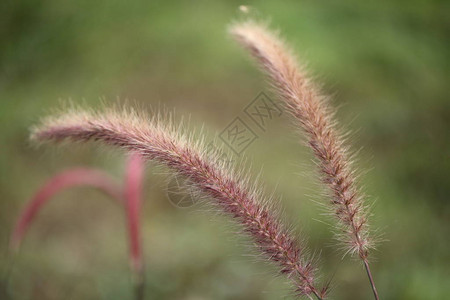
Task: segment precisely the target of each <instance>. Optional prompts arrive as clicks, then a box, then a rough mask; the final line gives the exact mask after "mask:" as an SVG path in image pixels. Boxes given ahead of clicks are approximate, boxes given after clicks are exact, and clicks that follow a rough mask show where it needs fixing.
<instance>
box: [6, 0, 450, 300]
mask: <svg viewBox="0 0 450 300" xmlns="http://www.w3.org/2000/svg"><path fill="white" fill-rule="evenodd" d="M242 4H243V3H241V2H237V1H223V2H219V1H214V2H213V1H179V2H175V1H173V2H170V1H117V0H108V1H85V0H80V1H56V0H21V1H11V0H5V1H2V2H1V4H0V124H1V126H0V199H1V200H0V276H1V277H0V298H1V299H133V292H132V276H131V274H130V272H129V268H128V259H127V255H128V249H127V237H126V230H125V226H124V225H125V219H124V215H123V211H121V209H120V208H119V207H118V206H117V205H115V204H114V203H112V202H111V201H110V200H109V199H107V197H106V196H104V195H102V194H100V193H99V192H98V191H95V190H92V189H89V188H74V189H71V190H70V191H65V192H63V193H61V194H59V195H57V196H56V197H54V199H52V201H51V202H50V203H49V205H48V206H46V207H45V208H44V210H43V211H42V212H41V213H40V214H39V216H38V218H37V219H36V222H35V223H34V224H33V226H32V228H31V230H30V231H29V232H28V235H27V236H26V238H25V241H24V243H23V245H22V248H21V249H20V252H19V253H18V254H17V255H11V254H10V253H9V252H8V239H9V236H10V232H11V229H12V227H13V224H14V222H15V219H16V217H17V216H18V214H19V212H20V210H21V208H22V207H23V205H24V204H25V203H26V201H27V200H28V199H29V198H30V197H31V195H32V194H33V193H34V191H36V190H37V189H38V188H39V187H40V185H42V184H43V183H44V182H45V181H46V180H47V179H48V178H50V177H51V176H52V175H55V174H57V173H58V172H60V171H62V170H64V169H67V168H70V167H74V166H90V167H96V168H100V169H103V170H107V171H108V172H110V173H111V174H113V175H114V176H115V177H116V178H117V179H118V180H121V178H122V176H123V164H124V158H123V153H121V152H119V151H115V150H113V149H109V148H106V147H99V145H98V144H89V145H86V146H75V147H74V146H65V147H64V146H63V147H53V146H50V145H44V146H40V147H36V146H35V145H33V144H32V143H30V142H29V140H28V135H29V127H30V126H32V125H33V124H35V123H37V122H38V120H39V118H40V117H42V116H45V115H47V114H49V113H51V112H52V110H54V109H61V108H64V107H65V105H66V104H64V103H67V102H68V101H71V102H72V103H75V104H81V105H83V106H84V107H94V108H95V107H101V106H102V103H106V105H108V103H109V104H112V103H115V104H117V103H120V104H123V103H127V104H126V105H132V106H136V107H139V109H148V110H150V109H152V108H153V109H155V110H158V109H167V110H169V111H173V110H176V116H177V118H179V119H181V118H189V119H190V122H189V130H193V129H198V128H200V127H202V125H203V126H204V128H205V129H204V134H205V135H206V139H207V140H212V139H213V138H214V137H215V136H217V135H218V134H219V133H220V132H222V130H223V129H224V128H226V126H227V125H228V124H229V123H230V122H231V121H232V120H233V119H234V118H235V117H237V116H240V117H243V120H244V121H246V122H251V120H249V119H245V114H244V113H243V110H244V108H245V107H246V106H247V105H248V104H249V103H250V102H251V101H252V100H253V99H254V98H255V97H256V96H257V95H258V94H259V93H260V92H265V93H267V95H269V96H270V97H271V98H272V99H273V100H276V97H275V96H274V95H273V94H272V93H271V91H270V89H269V88H268V85H267V84H266V82H265V79H264V76H263V75H261V74H260V72H259V71H258V70H257V68H256V67H255V65H254V64H253V63H252V61H251V60H250V59H249V58H248V56H247V54H246V53H244V51H242V50H241V49H240V48H239V47H238V46H237V45H236V44H235V43H234V42H233V41H232V40H231V38H230V37H229V36H228V35H227V31H226V28H227V26H228V25H229V24H230V23H231V22H232V21H233V20H239V19H241V18H242V16H240V15H241V14H240V13H239V10H238V7H239V5H242ZM245 4H249V5H250V7H251V12H250V14H251V15H253V16H254V17H255V18H258V19H262V20H270V22H271V24H272V27H273V28H277V29H280V31H281V32H282V33H283V36H284V37H285V38H286V39H287V40H288V41H289V42H290V44H291V45H292V46H293V48H294V49H295V50H296V51H297V53H298V54H299V56H300V57H301V58H302V61H304V62H307V63H308V68H309V70H310V71H311V72H312V74H313V75H314V76H315V77H316V79H317V81H319V82H320V83H321V84H322V85H323V90H324V91H325V92H326V93H328V94H330V95H332V96H333V97H332V105H334V106H335V107H339V110H338V113H337V116H336V117H337V119H338V120H339V122H340V125H341V126H342V127H343V128H344V129H345V130H349V131H352V134H351V135H350V137H349V139H348V143H349V144H351V146H352V149H353V150H358V149H360V150H359V151H358V152H357V156H356V158H357V161H356V163H355V165H356V166H357V167H358V168H359V169H360V170H362V173H363V174H362V177H361V184H362V186H363V187H364V191H365V192H366V193H367V194H368V195H369V196H368V202H369V203H373V205H372V208H371V211H372V213H373V217H372V219H371V226H372V228H373V229H374V230H376V231H377V233H378V234H379V235H380V237H381V239H382V240H383V242H381V243H380V244H379V245H378V247H377V251H374V252H373V253H372V257H373V262H372V268H373V273H374V276H375V280H376V282H377V285H378V289H379V293H380V295H381V298H382V299H384V300H388V299H408V300H410V299H421V300H422V299H445V298H446V297H448V295H449V294H450V274H449V267H450V266H449V261H450V251H449V250H450V239H449V236H450V205H449V202H448V201H449V196H450V152H449V149H450V134H449V132H450V101H449V99H448V96H449V87H448V86H449V82H448V80H449V75H450V74H449V65H450V64H449V63H450V61H449V52H448V49H449V46H450V45H449V34H450V31H449V28H450V23H449V20H450V15H449V12H450V7H449V2H444V1H420V0H412V1H400V0H396V1H356V0H346V1H339V2H337V1H312V0H310V1H283V2H281V1H250V2H249V3H245ZM249 124H250V123H249ZM292 129H293V126H292V125H291V123H290V122H289V118H287V114H284V115H283V116H282V117H281V118H276V119H274V120H271V122H270V123H269V124H268V126H267V129H266V131H262V130H259V129H255V133H256V134H257V135H258V138H257V140H256V141H255V142H254V143H253V144H251V145H250V146H249V147H248V149H247V150H246V151H245V157H246V158H247V162H246V164H248V165H251V166H252V168H251V170H252V171H251V173H252V176H253V178H254V177H256V176H257V174H258V173H259V172H261V181H262V184H263V186H264V188H265V191H266V192H267V194H271V193H272V192H273V193H274V194H275V195H276V196H277V197H279V198H281V200H280V202H279V206H280V209H281V210H282V211H283V212H284V213H283V214H284V216H285V218H284V221H286V223H288V224H291V225H292V227H293V228H295V230H296V233H298V234H299V235H300V233H301V235H302V236H304V237H306V239H307V241H308V245H309V247H310V249H311V250H312V251H313V252H314V253H316V256H318V257H320V259H319V263H320V273H321V275H322V279H323V280H324V281H325V280H327V279H330V278H332V279H333V280H332V287H333V289H332V297H331V299H371V297H372V295H371V291H370V288H369V285H368V282H367V279H366V277H365V273H364V270H363V268H362V266H361V264H360V263H359V262H358V261H356V260H354V259H352V258H350V257H348V256H346V257H345V258H344V259H343V256H342V255H343V252H342V251H340V250H339V246H337V244H336V243H335V242H334V241H333V234H332V232H331V230H330V229H331V227H332V226H330V225H329V224H330V223H332V222H333V221H332V219H330V218H329V217H328V216H325V215H324V211H323V208H322V207H321V206H320V205H319V204H317V203H316V201H318V202H321V203H325V202H326V198H325V197H324V196H323V190H322V189H321V188H320V186H319V185H318V184H317V180H316V175H317V174H316V172H315V171H314V170H315V169H314V164H313V163H312V162H311V160H312V155H311V153H310V151H309V150H308V149H307V148H306V147H305V146H304V145H303V144H302V143H301V142H302V141H303V136H301V135H298V134H297V133H295V132H294V130H292ZM299 140H300V143H299ZM217 146H218V147H226V146H225V145H223V144H222V143H221V142H220V140H218V141H217ZM231 155H233V154H231ZM236 159H238V158H237V157H236ZM168 173H169V172H168V170H165V169H162V168H159V167H158V168H156V166H154V165H153V164H149V165H148V168H147V173H146V181H145V205H144V209H143V211H142V215H143V219H144V221H143V232H144V248H145V261H146V279H145V280H146V283H145V285H146V288H145V293H146V297H145V299H170V300H172V299H186V300H200V299H291V298H290V296H291V295H292V292H291V290H290V287H289V286H288V285H287V284H286V281H285V278H283V276H276V273H275V272H276V271H275V268H274V267H273V266H272V265H271V264H269V263H266V262H265V261H264V259H260V258H258V255H257V254H256V253H255V252H254V251H253V250H252V249H251V247H248V240H247V238H246V237H245V236H241V235H239V234H236V233H237V232H238V231H239V228H238V227H236V226H234V225H233V224H232V223H233V221H230V220H229V219H228V218H227V217H226V216H221V215H220V214H217V213H216V212H215V211H214V210H211V209H210V207H209V206H208V205H205V204H196V205H194V206H193V207H189V208H184V209H183V208H178V207H176V206H174V205H172V204H171V202H170V201H169V200H168V197H167V192H166V191H167V182H168V180H170V177H169V176H168Z"/></svg>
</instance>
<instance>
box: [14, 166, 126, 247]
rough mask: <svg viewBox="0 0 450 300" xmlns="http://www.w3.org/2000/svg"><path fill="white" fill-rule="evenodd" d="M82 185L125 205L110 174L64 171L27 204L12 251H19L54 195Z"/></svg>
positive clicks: (19, 220) (15, 234)
mask: <svg viewBox="0 0 450 300" xmlns="http://www.w3.org/2000/svg"><path fill="white" fill-rule="evenodd" d="M80 185H89V186H92V187H96V188H98V189H100V190H101V191H103V192H104V193H106V194H108V195H110V196H111V197H113V198H114V199H117V200H118V201H120V202H121V204H122V203H123V200H122V199H123V197H122V190H121V189H120V188H119V187H118V186H117V184H116V183H115V182H114V180H113V179H112V178H110V176H109V175H108V174H106V173H104V172H102V171H98V170H93V169H88V168H77V169H71V170H67V171H64V172H62V173H60V174H58V175H56V176H54V177H52V178H51V179H50V180H49V181H47V183H46V184H45V185H44V186H43V187H42V188H40V189H39V191H38V192H37V193H36V194H35V195H34V196H33V198H32V199H31V200H30V201H29V202H28V203H27V205H26V206H25V208H24V210H23V212H22V214H21V215H20V217H19V219H18V221H17V223H16V226H15V227H14V231H13V234H12V237H11V241H10V247H11V249H13V250H17V249H18V247H19V246H20V243H21V242H22V240H23V237H24V235H25V233H26V231H27V229H28V228H29V226H30V225H31V222H32V221H33V219H34V217H35V216H36V214H37V213H38V212H39V210H40V209H41V208H42V207H43V205H44V204H45V203H47V201H48V200H50V198H51V197H52V196H53V195H55V194H56V193H57V192H59V191H61V190H64V189H66V188H69V187H73V186H80Z"/></svg>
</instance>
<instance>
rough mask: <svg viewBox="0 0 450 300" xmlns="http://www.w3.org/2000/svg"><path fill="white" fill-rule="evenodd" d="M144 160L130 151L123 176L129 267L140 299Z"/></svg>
mask: <svg viewBox="0 0 450 300" xmlns="http://www.w3.org/2000/svg"><path fill="white" fill-rule="evenodd" d="M143 175H144V161H143V159H142V157H141V155H139V154H138V153H131V155H130V157H129V159H128V164H127V171H126V178H125V181H126V182H125V200H126V208H127V222H128V231H129V233H128V234H129V238H130V257H131V267H132V269H133V270H134V273H135V275H136V276H137V278H136V280H137V282H136V298H137V299H141V298H142V293H143V259H142V245H141V235H140V217H139V214H140V210H141V193H142V179H143Z"/></svg>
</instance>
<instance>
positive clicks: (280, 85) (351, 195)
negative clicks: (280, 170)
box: [230, 21, 378, 299]
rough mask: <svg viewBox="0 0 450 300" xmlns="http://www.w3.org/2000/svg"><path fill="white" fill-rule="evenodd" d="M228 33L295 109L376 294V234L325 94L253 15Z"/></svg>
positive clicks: (344, 234)
mask: <svg viewBox="0 0 450 300" xmlns="http://www.w3.org/2000/svg"><path fill="white" fill-rule="evenodd" d="M230 33H231V34H232V35H233V37H234V38H235V39H236V40H237V41H238V42H239V43H240V44H241V45H242V46H243V47H244V48H246V49H247V50H248V51H249V52H250V53H251V55H252V56H254V57H255V58H256V60H257V61H258V62H259V64H260V66H261V68H262V69H263V71H265V72H266V73H267V75H268V76H269V78H270V80H271V83H272V85H273V86H274V87H275V89H276V91H277V92H278V94H279V95H280V96H281V98H282V99H283V100H284V102H285V104H286V106H287V108H288V110H289V111H290V112H291V114H292V115H293V117H294V121H295V124H296V125H298V127H300V128H302V129H303V131H304V132H305V134H306V135H307V137H308V144H309V146H310V148H311V149H312V150H313V152H314V154H315V156H316V158H317V160H318V162H319V164H318V165H319V168H320V171H321V178H322V181H323V183H324V184H325V185H327V186H328V187H329V191H330V195H331V201H330V202H331V205H332V207H333V211H334V214H335V216H336V217H337V220H338V226H339V229H340V230H339V231H340V233H341V234H339V238H340V239H341V240H342V241H344V243H345V245H346V248H347V251H348V252H352V253H356V254H357V255H359V257H360V258H361V260H362V261H363V263H364V266H365V268H366V271H367V274H368V276H369V280H370V283H371V286H372V289H373V293H374V296H375V298H376V299H378V294H377V291H376V288H375V284H374V281H373V278H372V275H371V271H370V268H369V263H368V255H369V251H368V250H369V248H371V247H372V240H371V239H370V237H369V232H368V226H367V214H366V210H365V208H364V203H363V196H362V195H361V193H360V192H359V190H358V188H357V187H356V184H355V181H356V179H355V176H354V172H353V170H352V168H351V163H350V161H349V155H348V151H347V149H346V147H345V146H344V143H343V139H342V138H341V137H340V136H339V134H338V133H337V130H336V129H335V126H334V122H333V120H332V113H331V112H330V110H329V108H328V106H327V103H326V102H327V101H326V100H327V99H326V97H324V96H323V95H322V94H321V93H320V92H319V90H318V88H317V87H316V86H315V85H314V84H313V83H312V82H311V81H310V80H309V79H308V76H307V74H306V73H305V72H304V71H303V70H302V68H301V67H300V66H299V65H298V63H297V60H296V58H295V56H294V55H293V54H292V52H291V50H290V49H288V48H287V46H286V45H285V44H284V42H283V41H282V40H280V38H279V37H278V35H277V34H275V33H273V32H271V31H269V30H268V29H267V27H266V26H265V25H262V24H258V23H256V22H253V21H247V22H244V23H238V24H235V25H233V26H232V27H231V28H230Z"/></svg>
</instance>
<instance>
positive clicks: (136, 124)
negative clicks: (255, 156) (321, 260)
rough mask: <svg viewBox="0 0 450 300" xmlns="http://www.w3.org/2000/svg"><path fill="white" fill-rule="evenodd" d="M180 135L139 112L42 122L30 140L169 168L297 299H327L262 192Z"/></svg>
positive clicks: (76, 115) (302, 250)
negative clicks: (111, 152)
mask: <svg viewBox="0 0 450 300" xmlns="http://www.w3.org/2000/svg"><path fill="white" fill-rule="evenodd" d="M179 131H180V130H179V129H178V130H177V129H176V128H172V127H168V126H167V125H166V124H165V122H163V120H161V119H160V118H154V119H153V120H148V118H147V117H146V116H143V115H138V114H137V113H135V112H117V111H114V110H107V111H105V112H104V113H93V112H85V111H84V112H83V111H75V112H69V113H65V114H64V113H63V114H61V115H57V116H54V117H50V118H48V119H45V120H43V122H42V124H41V125H40V126H38V127H36V128H34V130H33V134H32V138H33V139H34V140H37V141H53V142H63V141H79V142H86V141H91V140H92V141H95V140H100V141H102V142H104V143H106V144H109V145H112V146H118V147H122V148H124V149H126V150H129V151H133V152H136V153H139V154H140V155H141V156H142V157H144V158H146V159H150V160H155V161H157V162H159V163H161V164H163V165H166V166H168V167H169V168H170V169H172V170H173V171H175V172H176V173H178V174H180V175H183V176H185V177H187V178H188V179H189V180H190V182H192V185H193V186H195V187H196V188H198V189H199V191H201V192H203V193H204V194H205V195H207V196H209V197H210V198H211V199H212V201H213V203H215V204H216V205H217V206H218V207H220V208H221V209H222V210H223V211H224V212H226V213H228V214H229V215H231V216H232V217H234V218H235V219H236V220H237V222H238V223H239V224H241V225H242V228H243V230H244V231H245V232H247V233H248V234H249V235H250V236H251V237H252V238H253V240H254V241H255V244H256V245H257V248H258V249H259V250H260V251H261V252H262V253H264V254H265V255H266V257H268V258H269V259H270V260H272V261H273V262H275V263H277V264H278V266H279V270H280V272H281V273H283V274H285V275H286V276H287V277H288V278H289V279H290V280H291V281H292V282H293V285H294V288H295V291H296V293H297V294H302V295H307V296H308V297H311V296H315V297H316V298H317V299H323V298H324V294H325V292H326V291H325V290H320V289H318V288H317V287H316V285H315V267H314V266H313V264H312V263H311V261H310V260H309V259H308V258H307V257H306V253H305V247H304V246H303V245H301V244H300V243H299V242H298V241H297V240H295V239H294V238H293V237H292V236H291V234H290V232H288V231H287V230H286V229H285V228H284V227H283V226H282V224H281V223H280V222H279V221H278V219H277V218H276V216H275V215H274V213H273V210H272V209H269V208H268V206H267V201H266V200H263V199H262V196H261V195H260V193H259V192H258V189H256V188H250V187H249V186H247V184H246V181H247V180H246V178H244V177H243V176H242V175H240V174H236V173H234V172H232V171H230V170H228V169H227V168H226V167H225V165H223V164H220V163H219V162H218V160H217V159H216V158H214V157H213V156H212V155H210V154H208V153H207V152H206V151H205V150H203V149H204V148H202V147H201V145H199V144H198V143H197V144H196V143H194V142H193V141H192V140H191V139H190V138H188V137H186V136H183V135H181V134H180V133H179Z"/></svg>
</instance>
